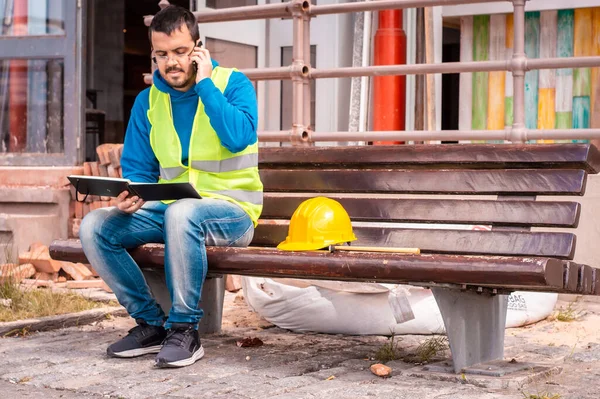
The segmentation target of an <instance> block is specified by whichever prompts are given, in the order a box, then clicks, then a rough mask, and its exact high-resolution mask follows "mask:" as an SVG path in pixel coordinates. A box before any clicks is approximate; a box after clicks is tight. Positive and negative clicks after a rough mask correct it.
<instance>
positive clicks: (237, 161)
mask: <svg viewBox="0 0 600 399" xmlns="http://www.w3.org/2000/svg"><path fill="white" fill-rule="evenodd" d="M256 165H258V153H253V154H245V155H240V156H237V157H233V158H228V159H223V160H221V161H192V168H194V169H198V170H201V171H203V172H208V173H219V172H231V171H233V170H240V169H246V168H252V167H255V166H256Z"/></svg>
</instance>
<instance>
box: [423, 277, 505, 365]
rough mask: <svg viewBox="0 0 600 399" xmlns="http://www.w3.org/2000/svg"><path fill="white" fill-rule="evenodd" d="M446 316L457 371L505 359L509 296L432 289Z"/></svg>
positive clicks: (447, 331)
mask: <svg viewBox="0 0 600 399" xmlns="http://www.w3.org/2000/svg"><path fill="white" fill-rule="evenodd" d="M432 291H433V295H434V297H435V300H436V302H437V304H438V306H439V308H440V311H441V313H442V318H443V319H444V325H445V326H446V334H447V336H448V341H449V343H450V351H451V352H452V362H453V365H454V372H455V373H460V372H461V370H462V369H463V368H465V367H469V366H473V365H475V364H479V363H483V362H488V361H491V360H499V359H502V358H503V356H504V329H505V327H506V310H507V308H508V295H500V294H498V295H490V294H486V293H482V294H478V293H475V292H472V291H460V290H456V289H448V288H439V287H434V288H432Z"/></svg>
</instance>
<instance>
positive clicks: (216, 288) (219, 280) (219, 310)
mask: <svg viewBox="0 0 600 399" xmlns="http://www.w3.org/2000/svg"><path fill="white" fill-rule="evenodd" d="M142 271H143V273H144V277H145V278H146V282H147V283H148V286H149V287H150V290H151V291H152V295H154V298H155V299H156V302H158V304H159V305H160V307H161V308H162V309H163V311H164V312H165V314H166V315H168V314H169V310H170V309H171V297H170V295H169V290H168V289H167V282H166V280H165V273H164V271H163V270H152V269H142ZM224 298H225V279H224V278H223V277H222V276H207V277H206V280H205V281H204V285H203V286H202V303H201V304H202V310H204V317H203V318H202V320H200V323H198V332H199V333H200V334H213V333H218V332H221V321H222V319H223V301H224Z"/></svg>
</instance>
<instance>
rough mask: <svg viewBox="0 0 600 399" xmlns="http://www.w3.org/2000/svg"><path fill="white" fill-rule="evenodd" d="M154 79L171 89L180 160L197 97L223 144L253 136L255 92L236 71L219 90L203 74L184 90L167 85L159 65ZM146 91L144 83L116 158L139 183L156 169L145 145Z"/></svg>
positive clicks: (236, 144) (243, 143) (234, 146)
mask: <svg viewBox="0 0 600 399" xmlns="http://www.w3.org/2000/svg"><path fill="white" fill-rule="evenodd" d="M212 62H213V67H216V66H218V64H217V63H216V61H214V60H213V61H212ZM154 85H155V86H156V88H157V89H158V90H160V91H162V92H164V93H168V94H170V95H171V108H172V112H173V122H174V125H175V130H176V131H177V135H178V136H179V141H181V150H182V154H181V158H182V159H181V161H182V162H183V164H184V165H187V164H188V150H189V146H190V137H191V134H192V124H193V122H194V116H195V115H196V110H197V109H198V100H199V99H200V100H202V103H203V104H204V110H205V112H206V114H207V115H208V117H209V119H210V124H211V126H212V127H213V129H214V130H215V131H216V132H217V136H219V139H220V140H221V144H222V145H223V146H224V147H225V148H227V149H228V150H229V151H231V152H233V153H236V152H240V151H242V150H244V149H245V148H246V147H247V146H249V145H251V144H254V143H255V142H256V140H257V134H256V128H257V126H258V111H257V106H256V92H255V91H254V86H253V85H252V82H250V80H249V79H248V78H247V77H246V76H245V75H244V74H242V73H241V72H236V71H234V72H232V74H231V76H230V78H229V82H228V84H227V87H226V89H225V92H224V93H221V91H220V90H219V89H218V88H217V87H216V86H215V85H214V83H213V82H212V80H210V79H202V80H201V81H200V82H199V83H198V84H196V85H195V86H192V88H190V89H189V90H188V91H186V92H181V91H178V90H175V89H174V88H172V87H171V86H169V84H168V83H167V82H166V81H165V80H164V79H163V78H162V76H161V75H160V73H159V72H158V71H156V72H155V73H154ZM149 95H150V88H147V89H145V90H144V91H142V92H141V93H140V94H138V96H137V97H136V99H135V103H134V104H133V108H132V110H131V118H130V119H129V125H128V126H127V132H126V134H125V144H124V147H123V155H122V158H121V168H122V170H123V177H124V178H126V179H129V180H131V181H133V182H138V183H156V182H157V181H158V177H159V175H160V169H159V163H158V159H156V156H155V155H154V151H153V150H152V147H151V146H150V128H151V125H150V121H149V120H148V116H147V113H148V108H149Z"/></svg>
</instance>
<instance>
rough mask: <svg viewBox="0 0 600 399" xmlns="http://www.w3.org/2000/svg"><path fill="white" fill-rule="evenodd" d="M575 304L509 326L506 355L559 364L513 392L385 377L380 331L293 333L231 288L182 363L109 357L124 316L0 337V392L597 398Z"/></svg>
mask: <svg viewBox="0 0 600 399" xmlns="http://www.w3.org/2000/svg"><path fill="white" fill-rule="evenodd" d="M580 306H581V307H582V308H585V310H586V312H587V314H586V315H585V316H584V317H583V318H581V320H577V321H574V322H572V323H560V322H557V321H543V322H540V323H538V324H536V325H533V326H528V327H525V328H519V329H510V330H507V337H506V356H507V358H509V359H510V358H515V359H517V360H518V361H530V362H536V363H540V364H547V365H552V366H560V367H562V369H563V371H562V373H561V374H559V375H555V376H549V377H546V378H544V379H541V380H540V381H537V382H534V383H530V384H526V385H524V386H523V387H520V388H518V389H494V388H491V387H490V386H493V384H491V385H490V384H486V383H478V382H476V381H475V382H474V383H457V382H450V381H444V378H437V377H434V376H432V377H431V378H415V377H409V376H408V375H407V374H409V370H414V368H415V367H417V366H415V365H414V364H410V363H406V362H403V361H401V360H396V361H393V362H389V363H388V365H389V366H391V367H392V369H393V376H392V377H391V378H387V379H382V378H379V377H376V376H375V375H373V374H372V373H371V372H370V371H369V366H370V365H371V364H373V363H376V361H374V360H372V357H373V356H374V353H375V352H376V351H377V349H378V348H380V347H381V345H382V344H384V343H386V342H387V339H386V338H385V337H373V336H367V337H358V336H342V335H325V334H296V333H291V332H289V331H286V330H283V329H280V328H277V327H273V326H270V325H269V324H268V323H266V322H265V321H261V320H259V318H257V317H256V315H253V314H252V313H251V312H250V311H249V310H247V308H245V305H244V304H242V303H239V301H237V302H236V301H233V297H231V295H230V296H229V297H228V305H227V307H226V308H227V312H226V313H225V315H224V318H225V322H224V329H223V332H222V333H221V334H216V335H210V336H205V337H203V339H202V341H203V345H204V347H205V350H206V356H205V357H204V358H203V359H202V360H200V361H199V362H197V363H196V364H194V365H193V366H190V367H186V368H181V369H166V370H165V369H156V368H154V366H153V363H154V357H153V355H147V356H143V357H140V358H135V359H112V358H108V357H107V356H106V355H105V353H106V347H107V345H108V344H110V343H112V342H113V341H115V340H117V339H119V338H120V337H122V336H123V335H125V334H126V333H127V330H128V329H129V328H131V327H132V326H133V325H134V323H133V321H132V320H131V319H129V318H116V319H112V320H106V321H103V322H100V323H97V324H95V325H89V326H81V327H72V328H66V329H62V330H56V331H50V332H44V333H34V334H32V335H30V336H27V337H24V338H3V339H0V397H2V398H4V397H6V398H19V397H30V396H31V397H33V396H38V397H39V396H41V395H43V397H47V398H80V397H83V398H85V397H91V398H96V397H98V398H99V397H107V398H170V399H176V398H228V399H238V398H239V399H252V398H265V397H269V398H272V399H304V398H311V399H321V398H322V399H325V398H326V399H346V398H348V399H350V398H353V399H354V398H371V397H373V398H382V399H388V398H389V399H392V398H393V399H405V398H407V399H408V398H410V399H416V398H424V399H428V398H431V399H446V398H447V399H454V398H461V399H475V398H477V399H492V398H503V399H513V398H514V399H516V398H520V399H522V398H523V397H524V395H525V394H527V395H529V394H536V395H540V397H541V394H542V393H552V394H558V395H560V397H561V399H563V398H574V399H583V398H598V397H599V396H600V395H598V393H597V391H598V389H599V387H600V383H599V381H600V328H598V327H600V304H595V303H585V302H584V303H582V304H580ZM244 337H259V338H260V339H261V340H262V341H263V342H264V345H263V346H260V347H256V348H240V347H238V346H237V345H236V341H237V340H239V339H241V338H244ZM424 339H427V337H423V336H403V337H401V339H400V340H399V346H400V348H401V349H402V351H403V352H406V353H410V351H411V350H414V348H415V347H416V346H417V345H418V344H419V343H420V342H422V341H423V340H424ZM447 355H448V353H445V354H442V358H443V357H445V356H447ZM469 382H471V381H469ZM527 397H528V396H527Z"/></svg>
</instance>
